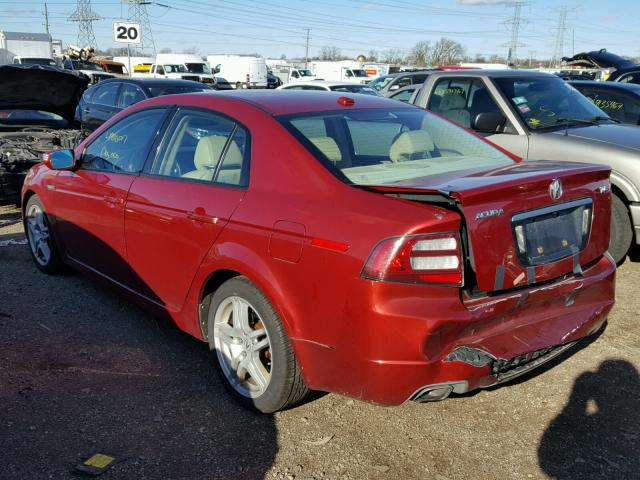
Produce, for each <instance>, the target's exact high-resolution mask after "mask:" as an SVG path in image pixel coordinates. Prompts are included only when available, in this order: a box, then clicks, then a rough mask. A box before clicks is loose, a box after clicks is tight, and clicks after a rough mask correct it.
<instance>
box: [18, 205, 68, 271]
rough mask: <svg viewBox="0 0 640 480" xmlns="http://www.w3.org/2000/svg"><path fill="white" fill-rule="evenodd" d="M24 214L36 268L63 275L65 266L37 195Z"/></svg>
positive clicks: (25, 227)
mask: <svg viewBox="0 0 640 480" xmlns="http://www.w3.org/2000/svg"><path fill="white" fill-rule="evenodd" d="M24 212H25V214H24V229H25V232H26V234H27V242H28V244H29V250H30V251H31V256H32V257H33V260H34V261H35V262H36V266H37V267H38V268H39V269H40V270H42V271H43V272H45V273H49V274H55V273H61V272H62V271H63V270H64V265H63V263H62V261H61V260H60V254H59V253H58V249H57V247H56V243H55V241H54V238H53V236H52V233H51V228H50V224H49V218H48V217H47V214H46V212H45V211H44V207H43V206H42V202H40V199H39V198H38V196H37V195H33V196H32V197H31V198H29V201H28V202H27V206H26V207H25V209H24Z"/></svg>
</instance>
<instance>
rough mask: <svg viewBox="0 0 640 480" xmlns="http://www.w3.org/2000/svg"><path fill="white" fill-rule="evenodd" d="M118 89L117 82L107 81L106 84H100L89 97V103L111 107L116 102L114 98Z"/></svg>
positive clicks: (116, 96)
mask: <svg viewBox="0 0 640 480" xmlns="http://www.w3.org/2000/svg"><path fill="white" fill-rule="evenodd" d="M118 90H120V84H119V83H108V84H107V85H101V86H100V87H98V88H97V89H96V91H95V93H94V94H93V96H92V97H91V103H96V104H98V105H107V106H109V107H113V106H114V105H115V104H116V100H117V98H118Z"/></svg>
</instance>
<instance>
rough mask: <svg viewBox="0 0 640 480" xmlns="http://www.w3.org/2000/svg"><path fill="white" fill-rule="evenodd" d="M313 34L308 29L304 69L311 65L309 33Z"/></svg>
mask: <svg viewBox="0 0 640 480" xmlns="http://www.w3.org/2000/svg"><path fill="white" fill-rule="evenodd" d="M310 32H311V29H310V28H307V47H306V49H305V51H304V68H307V66H308V64H309V33H310Z"/></svg>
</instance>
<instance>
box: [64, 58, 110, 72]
mask: <svg viewBox="0 0 640 480" xmlns="http://www.w3.org/2000/svg"><path fill="white" fill-rule="evenodd" d="M71 63H73V69H74V70H93V71H96V72H104V70H103V69H102V67H101V66H100V65H98V64H97V63H93V62H83V61H82V60H71Z"/></svg>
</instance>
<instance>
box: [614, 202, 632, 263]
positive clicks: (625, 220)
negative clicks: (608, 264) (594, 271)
mask: <svg viewBox="0 0 640 480" xmlns="http://www.w3.org/2000/svg"><path fill="white" fill-rule="evenodd" d="M632 240H633V227H632V225H631V218H630V217H629V210H628V209H627V206H626V205H625V203H624V202H623V201H622V200H621V199H620V197H618V196H617V195H615V194H614V195H611V240H610V241H609V253H610V254H611V256H612V257H613V259H614V260H615V262H616V263H618V264H619V263H621V262H622V260H624V257H625V256H626V255H627V252H628V251H629V247H630V246H631V241H632Z"/></svg>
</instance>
